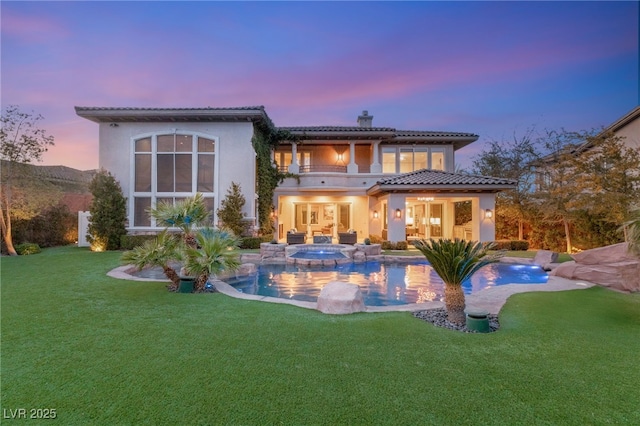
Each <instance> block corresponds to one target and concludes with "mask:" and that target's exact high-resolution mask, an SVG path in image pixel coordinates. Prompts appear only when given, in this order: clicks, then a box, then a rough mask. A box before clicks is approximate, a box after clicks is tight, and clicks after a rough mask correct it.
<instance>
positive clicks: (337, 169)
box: [300, 164, 347, 173]
mask: <svg viewBox="0 0 640 426" xmlns="http://www.w3.org/2000/svg"><path fill="white" fill-rule="evenodd" d="M300 173H347V166H338V165H333V166H331V165H324V164H318V165H306V166H300Z"/></svg>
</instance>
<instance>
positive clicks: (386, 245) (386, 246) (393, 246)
mask: <svg viewBox="0 0 640 426" xmlns="http://www.w3.org/2000/svg"><path fill="white" fill-rule="evenodd" d="M381 244H382V246H381V248H382V250H407V249H408V248H409V244H408V243H407V242H406V241H398V242H397V243H392V242H391V241H383V242H382V243H381Z"/></svg>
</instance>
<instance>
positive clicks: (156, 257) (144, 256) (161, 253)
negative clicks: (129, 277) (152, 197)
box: [121, 230, 181, 288]
mask: <svg viewBox="0 0 640 426" xmlns="http://www.w3.org/2000/svg"><path fill="white" fill-rule="evenodd" d="M180 245H181V244H180V240H179V239H178V238H177V236H176V235H173V234H170V233H169V232H167V230H164V231H162V232H161V233H159V234H158V236H157V237H156V238H154V239H153V240H149V241H145V243H144V244H142V245H141V246H138V247H135V248H134V249H133V250H129V251H126V252H124V253H123V254H122V258H121V260H122V262H123V263H127V264H133V265H134V266H135V267H136V268H138V269H139V270H140V269H142V268H145V267H147V266H160V267H161V268H162V270H163V271H164V274H165V276H166V277H167V278H169V279H170V280H171V282H172V285H174V286H175V287H176V288H177V287H178V285H179V284H180V277H179V276H178V274H177V273H176V271H175V269H173V268H172V267H171V266H170V265H169V262H171V261H177V260H180V258H181V249H180Z"/></svg>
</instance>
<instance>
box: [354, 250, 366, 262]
mask: <svg viewBox="0 0 640 426" xmlns="http://www.w3.org/2000/svg"><path fill="white" fill-rule="evenodd" d="M353 261H354V262H358V263H362V262H366V261H367V256H366V255H365V254H364V252H361V251H357V252H355V253H353Z"/></svg>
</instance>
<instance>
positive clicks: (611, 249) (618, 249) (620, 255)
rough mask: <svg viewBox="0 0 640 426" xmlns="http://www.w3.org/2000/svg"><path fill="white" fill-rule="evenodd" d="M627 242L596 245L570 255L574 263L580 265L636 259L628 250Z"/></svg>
mask: <svg viewBox="0 0 640 426" xmlns="http://www.w3.org/2000/svg"><path fill="white" fill-rule="evenodd" d="M628 248H629V246H628V244H627V243H620V244H614V245H612V246H605V247H598V248H594V249H591V250H585V251H583V252H580V253H576V254H572V255H571V257H572V258H573V260H575V261H576V263H580V264H582V265H601V264H603V263H613V262H620V261H626V260H635V261H638V258H637V257H636V256H634V255H633V254H631V253H630V252H629V250H628Z"/></svg>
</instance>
